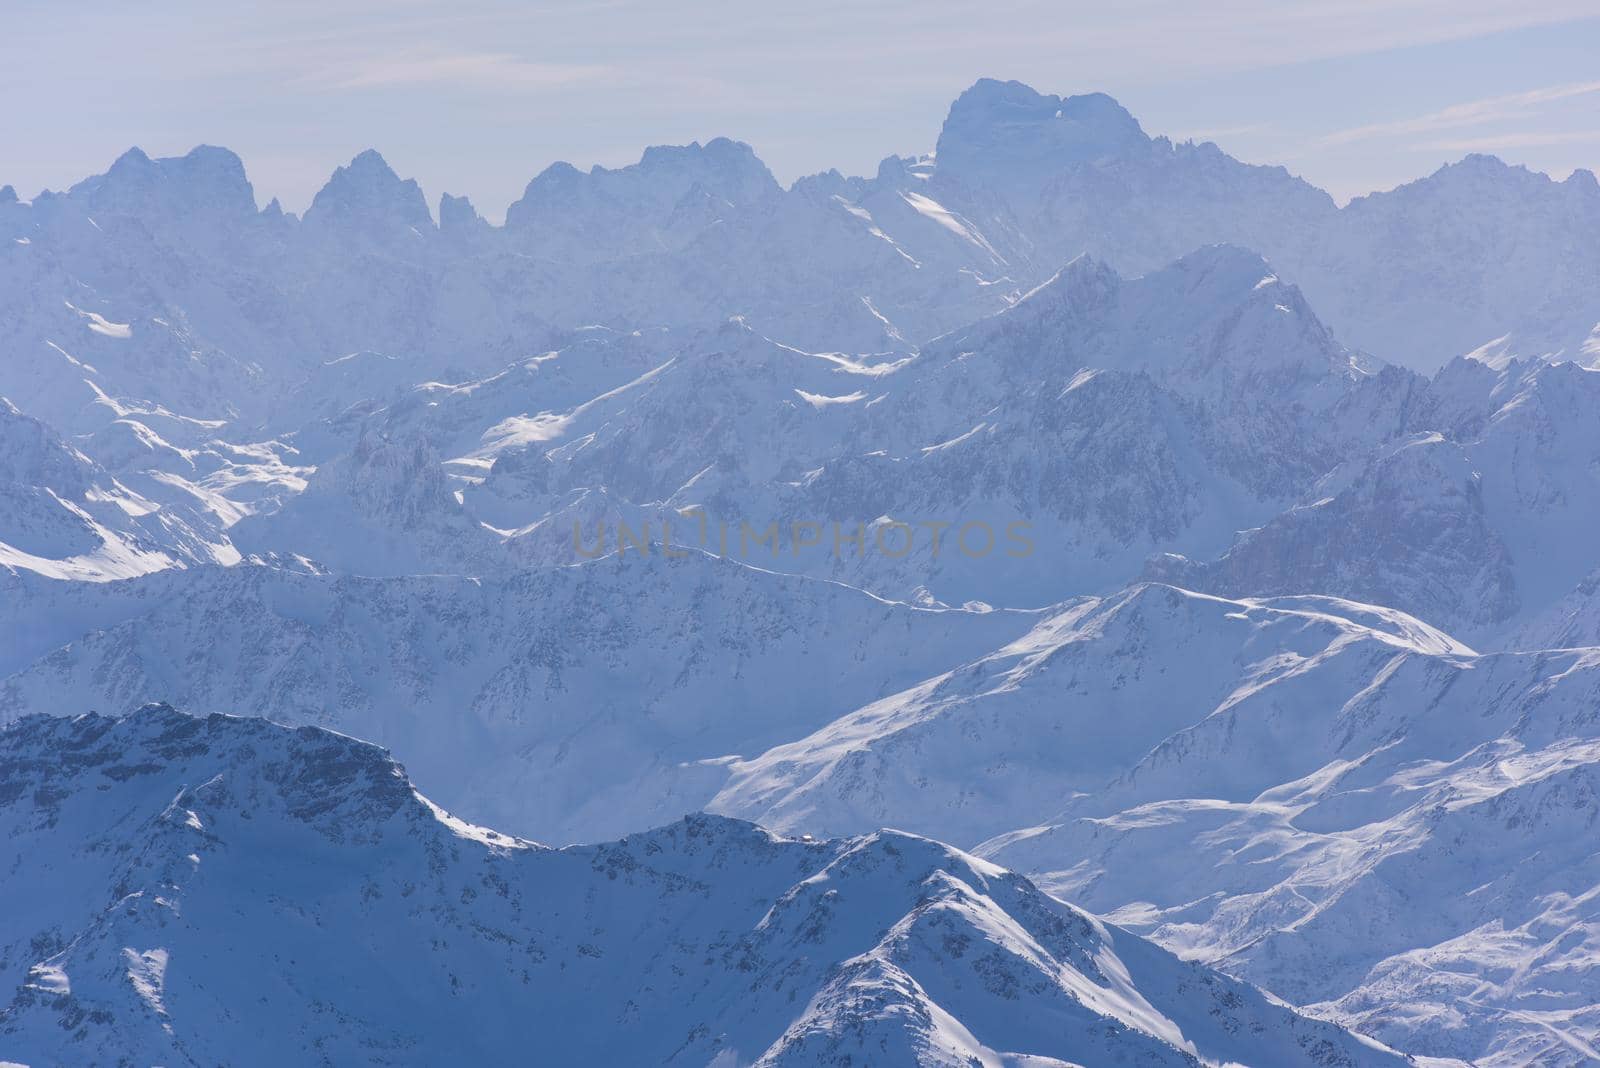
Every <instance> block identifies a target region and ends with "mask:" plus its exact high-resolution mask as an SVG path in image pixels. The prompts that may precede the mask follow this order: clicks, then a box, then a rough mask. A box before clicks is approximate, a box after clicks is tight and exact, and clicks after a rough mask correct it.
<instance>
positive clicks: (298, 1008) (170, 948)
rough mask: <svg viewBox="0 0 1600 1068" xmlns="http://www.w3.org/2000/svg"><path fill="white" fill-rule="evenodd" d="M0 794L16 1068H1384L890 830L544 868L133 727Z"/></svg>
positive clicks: (342, 791) (238, 729)
mask: <svg viewBox="0 0 1600 1068" xmlns="http://www.w3.org/2000/svg"><path fill="white" fill-rule="evenodd" d="M0 798H3V801H0V821H3V822H4V824H5V825H6V828H7V833H6V835H5V836H4V841H5V842H6V843H7V845H6V846H5V849H6V850H7V852H8V853H9V859H8V860H7V861H6V862H5V863H4V864H3V865H0V870H4V871H5V872H6V873H7V874H6V875H5V876H4V877H3V878H4V880H5V881H6V884H7V886H6V898H7V900H8V902H10V903H11V906H12V907H11V908H8V910H7V913H6V916H5V917H4V920H3V921H0V938H3V939H4V944H5V950H4V952H3V960H4V965H3V967H4V971H5V975H4V978H5V985H6V987H7V988H8V989H13V990H15V993H14V994H13V995H11V997H10V1000H9V1002H8V1003H7V1004H6V1005H5V1007H4V1009H3V1010H0V1044H3V1047H4V1049H5V1052H6V1056H7V1057H8V1058H12V1059H21V1060H22V1061H24V1062H32V1063H55V1062H62V1061H75V1060H85V1059H87V1060H93V1061H99V1060H103V1059H106V1058H123V1059H127V1058H131V1059H133V1060H136V1061H140V1062H149V1063H164V1064H201V1063H214V1062H216V1061H218V1060H227V1061H229V1062H230V1063H240V1064H243V1063H262V1064H266V1063H280V1062H281V1061H282V1060H283V1059H284V1058H286V1057H287V1058H289V1059H293V1060H317V1059H328V1060H332V1061H336V1062H338V1063H344V1064H369V1063H370V1064H380V1063H381V1064H389V1063H396V1062H411V1063H415V1062H429V1063H432V1062H438V1061H441V1060H459V1059H461V1058H463V1057H466V1058H469V1059H472V1060H475V1061H480V1062H485V1063H509V1062H511V1061H513V1060H520V1059H522V1058H524V1057H525V1056H526V1055H527V1051H528V1049H529V1048H532V1047H533V1046H537V1048H538V1049H539V1050H540V1051H541V1055H542V1056H547V1057H549V1058H550V1059H551V1060H553V1061H557V1062H567V1061H575V1060H584V1061H594V1060H599V1061H605V1062H609V1063H636V1064H637V1063H686V1064H719V1065H720V1064H756V1063H760V1064H772V1065H777V1064H844V1063H856V1062H857V1061H858V1059H861V1058H867V1059H870V1060H871V1061H872V1062H873V1063H877V1064H912V1063H916V1064H951V1065H954V1064H967V1063H972V1062H973V1061H975V1060H976V1061H980V1062H982V1063H1023V1062H1024V1061H1025V1062H1026V1063H1029V1064H1040V1065H1045V1064H1050V1065H1066V1064H1086V1063H1087V1064H1105V1065H1120V1064H1127V1065H1133V1064H1140V1065H1174V1066H1176V1065H1200V1064H1206V1065H1222V1064H1272V1065H1284V1066H1289V1065H1327V1066H1331V1065H1349V1066H1357V1065H1359V1066H1367V1065H1372V1066H1377V1065H1387V1064H1396V1065H1398V1064H1402V1063H1405V1062H1404V1061H1403V1059H1402V1058H1400V1057H1398V1056H1396V1055H1395V1054H1393V1053H1390V1052H1387V1051H1385V1050H1382V1049H1380V1048H1378V1047H1376V1046H1375V1045H1372V1044H1370V1043H1366V1042H1362V1041H1360V1040H1358V1039H1356V1038H1354V1037H1353V1036H1351V1035H1349V1034H1347V1033H1345V1032H1342V1031H1340V1030H1338V1029H1337V1028H1336V1027H1334V1026H1332V1025H1329V1024H1326V1023H1322V1022H1318V1021H1314V1020H1310V1019H1307V1018H1305V1017H1303V1016H1299V1015H1297V1014H1296V1013H1294V1012H1293V1011H1292V1010H1290V1009H1288V1008H1287V1007H1285V1006H1283V1005H1281V1004H1280V1003H1277V1002H1274V1001H1272V1000H1270V999H1269V998H1267V997H1265V996H1264V995H1262V994H1261V993H1259V992H1258V991H1256V990H1254V989H1252V988H1250V987H1248V986H1246V985H1244V984H1241V983H1238V982H1236V981H1233V980H1229V979H1226V978H1224V977H1222V976H1220V975H1218V974H1216V973H1214V972H1210V971H1208V970H1206V969H1204V968H1202V967H1200V966H1197V965H1194V964H1185V963H1182V962H1180V961H1179V960H1178V959H1176V958H1175V957H1173V956H1171V955H1170V954H1167V953H1165V952H1163V951H1161V950H1159V949H1157V948H1156V947H1154V946H1152V945H1150V944H1149V943H1146V942H1143V941H1141V940H1140V939H1138V938H1135V937H1133V936H1130V935H1128V934H1126V933H1125V932H1122V931H1120V930H1118V929H1116V928H1114V927H1109V926H1107V925H1105V924H1102V923H1100V922H1099V921H1096V920H1094V919H1092V918H1091V917H1089V916H1088V915H1087V914H1084V913H1082V912H1080V911H1078V910H1076V909H1074V908H1072V907H1071V906H1068V905H1064V904H1062V903H1060V902H1058V901H1056V900H1054V899H1052V898H1049V897H1047V896H1045V895H1044V894H1041V893H1039V892H1038V891H1037V890H1036V889H1034V888H1033V887H1032V886H1031V885H1030V884H1029V883H1028V882H1027V881H1026V880H1024V879H1021V878H1020V877H1018V876H1015V875H1012V874H1009V873H1007V872H1005V871H1003V870H1002V869H999V868H996V867H994V866H993V865H990V864H987V863H985V862H982V861H979V860H977V859H975V858H972V857H969V856H966V855H965V854H962V853H960V852H958V851H956V850H952V849H950V848H948V847H945V846H941V845H938V844H937V843H935V842H931V841H928V840H926V839H922V838H917V837H914V836H911V835H906V834H902V833H899V832H892V831H884V832H879V833H875V834H871V835H868V836H865V837H862V838H855V839H845V840H840V841H832V842H818V843H813V842H802V841H797V840H793V839H783V838H776V837H773V836H771V835H769V834H767V833H765V832H762V831H760V830H759V829H757V828H754V827H751V826H749V825H747V824H742V823H738V822H735V821H729V820H722V819H717V818H712V817H704V816H701V817H691V818H689V819H687V820H684V821H681V822H679V823H676V824H673V825H671V826H668V827H663V828H661V829H660V830H656V831H651V832H647V833H644V834H639V835H635V836H630V837H629V838H625V839H623V840H621V841H619V842H613V843H608V844H605V845H599V846H582V847H574V848H570V849H566V850H560V851H556V850H550V849H546V848H544V847H541V846H537V845H535V844H533V843H531V842H527V841H524V840H521V839H515V838H510V837H506V836H504V835H500V834H497V833H496V832H493V831H489V830H486V829H483V828H480V827H474V826H472V825H469V824H465V823H462V822H461V821H459V820H456V819H454V818H453V817H450V816H448V815H446V814H445V813H444V812H443V810H441V809H439V808H437V807H436V806H434V805H433V804H431V803H430V802H428V801H426V800H425V799H424V798H422V797H421V796H419V795H418V794H417V793H415V792H414V791H413V790H412V789H411V787H410V784H409V783H408V781H407V780H406V778H405V774H404V772H403V771H402V770H401V769H400V767H399V766H398V765H396V764H395V763H393V762H392V761H391V760H389V759H388V758H387V755H386V754H385V753H384V752H383V751H382V750H380V749H377V748H375V747H373V746H370V745H366V744H364V743H360V742H357V741H354V740H352V739H349V738H346V737H343V736H340V735H335V734H331V733H328V732H324V731H319V730H314V729H309V728H302V729H300V730H289V729H287V728H282V727H278V726H274V725H272V724H270V723H266V722H263V721H258V720H241V719H231V718H228V717H224V716H211V717H209V718H204V719H190V718H189V717H186V716H183V715H180V714H178V713H176V712H173V711H172V710H170V709H167V708H163V707H150V708H146V709H144V710H142V711H141V712H139V713H138V714H136V715H134V716H131V717H129V718H127V719H124V720H114V719H110V718H107V717H101V716H82V717H77V718H74V719H54V718H49V717H35V718H31V719H28V720H24V721H22V722H20V723H17V724H13V725H11V726H10V727H9V728H7V729H6V730H5V731H4V732H3V733H0ZM24 858H26V865H25V866H24V865H23V863H22V862H23V859H24ZM48 885H61V886H63V887H66V888H70V892H69V893H48V892H44V888H45V887H46V886H48Z"/></svg>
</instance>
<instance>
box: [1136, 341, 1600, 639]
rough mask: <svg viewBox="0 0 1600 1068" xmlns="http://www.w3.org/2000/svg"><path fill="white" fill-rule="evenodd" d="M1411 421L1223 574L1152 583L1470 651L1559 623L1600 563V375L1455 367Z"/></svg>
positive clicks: (1231, 560)
mask: <svg viewBox="0 0 1600 1068" xmlns="http://www.w3.org/2000/svg"><path fill="white" fill-rule="evenodd" d="M1407 422H1408V423H1409V424H1410V426H1411V427H1412V428H1413V433H1412V435H1411V436H1410V437H1409V438H1408V439H1407V440H1405V441H1404V442H1402V443H1400V444H1398V445H1394V446H1385V447H1382V448H1380V449H1379V450H1377V451H1376V452H1375V453H1374V454H1371V458H1370V459H1363V460H1352V461H1351V462H1349V463H1347V464H1346V465H1344V467H1343V468H1342V469H1340V470H1337V471H1334V472H1333V473H1332V474H1330V475H1329V476H1328V477H1327V478H1325V479H1324V480H1322V481H1321V482H1320V483H1319V484H1317V485H1316V486H1315V487H1314V488H1312V489H1311V490H1310V492H1309V493H1307V495H1306V497H1305V499H1304V501H1303V502H1302V503H1301V504H1300V505H1299V506H1297V507H1295V508H1292V509H1290V510H1288V511H1286V512H1285V513H1283V514H1282V515H1280V516H1278V517H1276V518H1274V519H1273V520H1272V521H1271V522H1270V523H1267V524H1265V525H1263V526H1261V527H1260V528H1258V529H1254V530H1249V531H1246V532H1245V533H1244V534H1243V535H1242V537H1241V538H1240V540H1239V541H1238V542H1237V543H1236V544H1235V545H1233V546H1232V547H1231V548H1230V549H1229V550H1228V552H1227V553H1225V554H1223V555H1222V556H1221V557H1220V558H1219V559H1218V560H1216V561H1215V562H1211V563H1204V564H1200V565H1192V564H1188V563H1187V562H1175V561H1162V562H1160V563H1158V564H1157V565H1156V566H1155V567H1154V568H1153V570H1152V572H1151V573H1152V574H1153V575H1156V576H1160V577H1166V578H1170V579H1171V580H1172V581H1175V582H1178V583H1180V584H1182V585H1186V586H1192V587H1194V588H1198V589H1205V590H1210V591H1213V592H1216V593H1221V594H1224V595H1229V596H1239V595H1277V594H1285V593H1302V592H1318V593H1328V594H1334V595H1338V596H1343V597H1348V598H1352V599H1356V600H1362V601H1374V602H1377V603H1381V604H1387V605H1392V606H1394V607H1396V608H1400V609H1402V610H1404V611H1407V612H1410V613H1413V614H1415V615H1418V616H1421V617H1422V618H1425V619H1428V620H1430V621H1431V622H1433V623H1436V624H1438V625H1440V626H1444V627H1447V628H1448V629H1450V630H1451V631H1452V632H1455V633H1460V634H1461V635H1462V636H1463V637H1465V638H1467V639H1468V640H1472V641H1474V642H1497V641H1499V640H1501V637H1502V636H1503V635H1505V634H1506V633H1507V632H1512V631H1515V630H1516V629H1517V628H1519V627H1521V626H1522V625H1523V624H1525V623H1527V622H1528V621H1529V620H1531V619H1534V618H1537V617H1539V616H1540V615H1541V614H1543V613H1545V612H1548V611H1551V610H1552V608H1553V606H1554V605H1555V604H1556V602H1557V601H1558V599H1560V598H1562V597H1563V596H1565V595H1566V594H1567V593H1568V591H1570V590H1572V589H1573V588H1574V587H1576V586H1577V585H1578V584H1579V583H1580V582H1581V581H1582V580H1583V579H1584V578H1585V576H1586V575H1587V574H1588V573H1589V572H1590V571H1591V570H1592V569H1593V567H1594V564H1595V555H1594V552H1593V550H1592V548H1591V544H1592V538H1591V537H1590V532H1591V531H1593V530H1594V529H1595V528H1596V525H1597V524H1600V371H1595V370H1590V369H1587V368H1585V367H1583V366H1581V365H1579V364H1576V363H1571V362H1562V363H1547V362H1542V361H1509V362H1508V363H1506V364H1504V365H1501V366H1498V367H1490V366H1487V365H1485V364H1483V363H1481V362H1479V361H1477V360H1468V359H1463V360H1458V361H1456V362H1455V363H1453V364H1451V365H1450V366H1448V367H1447V368H1445V369H1444V370H1442V371H1441V372H1440V373H1439V374H1438V375H1437V376H1436V377H1435V379H1434V380H1433V382H1431V383H1430V384H1429V386H1428V389H1427V390H1426V391H1423V392H1421V393H1420V394H1418V396H1417V398H1416V399H1415V402H1414V407H1413V409H1412V411H1411V412H1410V413H1409V414H1408V416H1407ZM1578 634H1581V628H1580V631H1579V632H1578V633H1577V634H1573V635H1568V636H1567V637H1566V638H1564V639H1561V641H1560V644H1572V643H1573V642H1574V641H1575V640H1576V639H1577V637H1578ZM1531 637H1533V635H1532V634H1531V633H1530V634H1529V635H1526V636H1524V637H1522V638H1519V639H1517V641H1518V642H1526V641H1527V640H1529V638H1531ZM1550 637H1551V638H1554V637H1555V635H1553V634H1552V635H1550ZM1534 640H1539V639H1537V638H1535V639H1534ZM1519 647H1521V648H1538V647H1540V646H1539V645H1526V644H1521V645H1519Z"/></svg>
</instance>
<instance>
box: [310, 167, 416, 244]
mask: <svg viewBox="0 0 1600 1068" xmlns="http://www.w3.org/2000/svg"><path fill="white" fill-rule="evenodd" d="M305 221H306V222H307V223H308V224H312V225H318V226H334V227H352V226H354V227H358V228H377V229H379V230H392V229H394V228H400V229H401V230H405V229H410V230H415V231H416V232H417V233H418V234H419V235H420V234H424V233H426V232H427V231H429V230H432V229H434V223H433V216H432V215H430V214H429V213H428V202H427V199H426V198H425V197H424V196H423V194H422V187H421V186H419V185H418V184H417V182H416V180H415V179H411V178H407V179H402V178H401V177H400V176H399V175H398V174H396V173H395V172H394V169H393V168H391V167H390V166H389V164H388V161H387V160H385V159H384V158H383V156H381V155H380V154H379V153H378V151H377V149H372V148H369V149H367V150H366V151H364V152H361V153H360V154H358V155H357V156H356V157H355V158H354V159H352V160H351V161H350V162H349V163H348V164H346V165H345V166H343V167H339V168H337V169H336V170H334V172H333V175H332V177H330V178H329V179H328V182H327V184H326V185H324V186H323V187H322V188H321V189H320V190H319V191H318V192H317V195H316V196H315V197H313V198H312V201H311V207H309V208H308V209H306V214H305Z"/></svg>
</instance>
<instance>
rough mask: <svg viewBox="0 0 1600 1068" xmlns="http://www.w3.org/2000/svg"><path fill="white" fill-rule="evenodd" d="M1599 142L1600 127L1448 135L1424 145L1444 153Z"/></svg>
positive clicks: (1496, 150)
mask: <svg viewBox="0 0 1600 1068" xmlns="http://www.w3.org/2000/svg"><path fill="white" fill-rule="evenodd" d="M1588 144H1595V145H1600V130H1558V131H1539V130H1535V131H1530V132H1528V133H1504V134H1491V135H1489V136H1486V137H1464V138H1445V139H1441V140H1438V141H1426V142H1424V143H1423V144H1422V145H1420V146H1418V147H1421V148H1429V149H1437V150H1439V151H1441V152H1503V151H1505V150H1507V149H1512V148H1541V147H1545V146H1548V145H1588Z"/></svg>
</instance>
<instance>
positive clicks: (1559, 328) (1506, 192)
mask: <svg viewBox="0 0 1600 1068" xmlns="http://www.w3.org/2000/svg"><path fill="white" fill-rule="evenodd" d="M1596 233H1600V183H1597V182H1596V180H1595V176H1594V174H1593V173H1592V172H1590V171H1586V170H1578V171H1574V172H1573V173H1572V175H1571V176H1570V177H1568V178H1567V179H1566V180H1565V181H1561V182H1557V181H1553V180H1552V179H1551V178H1549V177H1548V176H1546V175H1543V174H1538V173H1535V172H1530V171H1529V170H1528V169H1527V168H1525V167H1512V166H1508V165H1506V164H1505V163H1502V162H1501V161H1500V160H1498V159H1496V158H1495V157H1493V156H1485V155H1470V156H1468V157H1466V158H1465V159H1463V160H1461V161H1460V162H1458V163H1454V164H1450V165H1447V166H1445V167H1441V168H1440V169H1439V170H1438V171H1436V172H1435V173H1433V174H1431V175H1429V176H1427V177H1426V178H1421V179H1418V180H1417V181H1415V182H1411V183H1409V184H1407V185H1403V186H1400V187H1399V188H1398V189H1393V190H1389V191H1387V192H1381V193H1373V194H1371V195H1369V196H1365V197H1357V198H1356V199H1355V200H1353V201H1351V202H1350V203H1349V205H1347V206H1346V207H1345V208H1344V209H1343V210H1341V211H1340V212H1339V213H1338V215H1337V216H1335V217H1334V218H1333V219H1332V220H1331V221H1330V222H1329V223H1328V224H1326V225H1325V226H1323V227H1322V228H1321V230H1320V231H1319V232H1317V233H1316V234H1315V235H1314V236H1313V237H1312V238H1311V240H1310V242H1309V243H1308V245H1306V246H1305V247H1304V248H1290V247H1282V246H1278V245H1267V244H1264V245H1262V246H1260V247H1261V248H1262V249H1263V251H1266V252H1267V253H1268V255H1269V256H1272V258H1273V261H1274V262H1275V263H1278V264H1280V265H1281V266H1282V267H1283V269H1284V270H1285V271H1287V272H1288V273H1289V274H1290V275H1291V276H1292V277H1294V278H1295V279H1296V280H1297V281H1299V282H1300V283H1301V284H1302V285H1303V286H1304V287H1305V289H1306V292H1307V293H1308V294H1309V295H1310V296H1311V299H1312V301H1313V302H1314V303H1315V304H1316V306H1317V308H1318V310H1319V311H1321V312H1322V313H1323V315H1324V316H1325V317H1326V319H1327V321H1328V322H1329V323H1330V324H1331V325H1332V326H1333V328H1334V329H1335V330H1336V331H1337V332H1338V333H1339V336H1340V337H1341V338H1343V339H1344V340H1345V341H1346V342H1348V343H1349V344H1351V345H1353V346H1356V347H1358V348H1363V349H1368V350H1370V351H1373V352H1376V353H1378V354H1379V355H1381V356H1383V357H1385V358H1386V359H1391V360H1395V361H1398V362H1404V363H1408V364H1410V365H1412V366H1416V367H1418V368H1419V369H1422V370H1432V369H1433V368H1435V367H1438V366H1440V365H1442V364H1443V363H1444V362H1445V361H1446V360H1448V359H1450V358H1451V357H1453V356H1457V355H1461V354H1463V353H1467V352H1471V351H1473V350H1475V349H1478V348H1480V347H1482V346H1492V347H1493V349H1494V350H1495V351H1497V352H1498V353H1500V354H1503V355H1520V356H1523V357H1529V358H1531V357H1540V356H1546V355H1552V356H1555V355H1559V356H1561V357H1562V358H1565V359H1569V360H1583V359H1587V358H1588V357H1585V356H1584V354H1583V352H1582V348H1583V343H1584V341H1585V340H1586V339H1587V338H1589V336H1590V335H1591V333H1592V332H1593V331H1594V329H1595V327H1596V325H1597V324H1600V301H1597V298H1596V294H1597V293H1600V252H1597V251H1596V249H1595V245H1594V242H1593V240H1592V238H1593V235H1594V234H1596Z"/></svg>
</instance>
